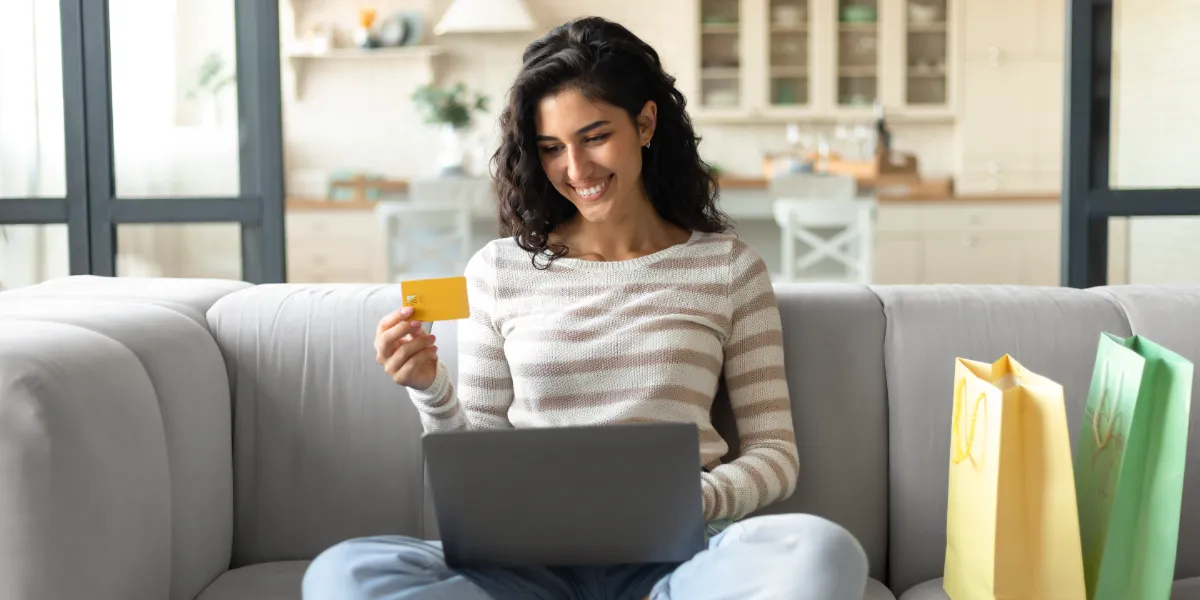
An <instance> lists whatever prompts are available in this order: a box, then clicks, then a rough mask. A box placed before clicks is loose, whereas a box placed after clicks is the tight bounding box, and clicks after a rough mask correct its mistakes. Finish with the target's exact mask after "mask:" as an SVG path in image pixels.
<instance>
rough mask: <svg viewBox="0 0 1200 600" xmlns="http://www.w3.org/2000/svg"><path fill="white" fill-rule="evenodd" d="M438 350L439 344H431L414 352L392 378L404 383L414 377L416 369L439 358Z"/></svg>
mask: <svg viewBox="0 0 1200 600" xmlns="http://www.w3.org/2000/svg"><path fill="white" fill-rule="evenodd" d="M437 350H438V349H437V346H430V347H428V348H425V349H423V350H420V351H418V352H415V353H413V355H412V357H411V358H409V359H408V361H407V362H405V363H404V364H403V365H400V369H399V370H397V371H396V374H395V375H394V376H393V377H392V379H393V380H394V381H396V383H403V382H405V381H407V380H408V379H409V378H410V377H412V372H413V371H414V370H416V369H418V368H420V367H421V366H422V365H424V364H425V363H427V362H429V361H431V360H436V359H437Z"/></svg>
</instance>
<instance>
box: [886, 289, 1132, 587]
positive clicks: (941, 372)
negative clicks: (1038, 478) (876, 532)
mask: <svg viewBox="0 0 1200 600" xmlns="http://www.w3.org/2000/svg"><path fill="white" fill-rule="evenodd" d="M876 292H877V293H878V294H879V297H880V298H881V299H882V301H883V307H884V314H885V315H886V317H887V334H886V335H887V337H886V344H885V350H884V352H885V363H886V376H887V386H888V402H889V406H888V410H889V414H890V417H889V421H888V423H889V426H888V430H889V446H890V452H889V461H890V464H891V467H890V470H889V473H890V476H889V482H890V485H889V497H890V504H889V523H890V524H891V536H890V538H889V542H888V544H889V546H888V564H889V570H888V580H887V582H888V584H889V587H891V588H892V589H895V590H904V589H907V588H909V587H911V586H913V585H916V584H918V583H920V582H923V581H927V580H929V579H932V578H934V577H938V576H940V575H941V574H942V568H943V565H944V561H945V551H946V497H947V496H946V495H947V479H948V473H949V453H950V415H951V403H952V397H953V385H954V383H953V378H954V359H955V358H957V357H964V358H970V359H975V360H981V361H986V362H991V361H994V360H996V359H997V358H1000V357H1001V356H1003V355H1004V354H1006V353H1007V354H1011V355H1012V356H1013V357H1015V358H1016V359H1017V360H1019V361H1021V363H1022V364H1023V365H1025V366H1026V367H1027V368H1029V369H1030V370H1032V371H1034V372H1036V373H1039V374H1041V375H1044V376H1046V377H1049V378H1050V379H1053V380H1054V381H1056V382H1058V383H1060V384H1062V385H1063V386H1064V391H1065V394H1066V404H1067V418H1068V423H1069V424H1070V428H1071V431H1070V435H1071V440H1072V442H1071V443H1072V445H1074V440H1075V436H1076V432H1077V430H1078V428H1079V424H1080V420H1081V418H1082V414H1083V407H1084V404H1085V403H1086V401H1087V390H1088V386H1089V384H1090V382H1091V377H1092V367H1093V365H1094V363H1095V359H1096V348H1097V346H1098V344H1099V341H1100V333H1101V332H1102V331H1109V332H1112V333H1115V334H1117V335H1128V334H1129V325H1128V323H1127V322H1126V320H1125V315H1124V313H1123V311H1122V310H1121V308H1120V307H1119V306H1118V305H1117V304H1116V303H1115V302H1113V301H1112V300H1110V299H1108V298H1106V297H1104V296H1101V295H1098V294H1094V293H1090V292H1087V291H1083V290H1078V289H1072V288H1032V287H1022V288H1018V287H1003V286H1000V287H996V286H897V287H880V288H876Z"/></svg>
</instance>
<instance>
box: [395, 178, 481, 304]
mask: <svg viewBox="0 0 1200 600" xmlns="http://www.w3.org/2000/svg"><path fill="white" fill-rule="evenodd" d="M491 189H492V188H491V183H490V181H488V180H486V179H480V178H469V177H445V178H434V179H421V180H416V181H413V182H412V183H411V184H410V185H409V198H410V199H408V200H399V201H382V202H377V203H376V205H375V212H376V215H378V217H379V218H380V220H381V221H383V224H384V228H385V229H384V233H385V239H386V240H387V277H388V281H389V282H392V283H396V282H399V281H404V280H406V279H424V278H432V277H454V276H458V275H462V274H463V271H465V270H466V266H467V261H469V260H470V259H471V255H472V254H473V252H474V250H475V248H474V247H473V243H474V242H473V236H474V229H473V226H472V221H473V218H472V215H473V213H474V210H475V208H476V207H477V206H478V205H479V204H480V203H481V202H483V203H486V202H488V201H489V197H490V196H489V194H490V193H491Z"/></svg>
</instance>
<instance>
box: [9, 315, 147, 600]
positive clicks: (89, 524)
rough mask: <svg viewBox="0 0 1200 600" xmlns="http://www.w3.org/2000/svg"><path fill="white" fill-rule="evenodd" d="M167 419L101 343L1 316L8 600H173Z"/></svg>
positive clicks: (117, 353) (72, 330)
mask: <svg viewBox="0 0 1200 600" xmlns="http://www.w3.org/2000/svg"><path fill="white" fill-rule="evenodd" d="M170 502H171V499H170V482H169V476H168V466H167V450H166V442H165V436H164V434H163V422H162V415H161V413H160V411H159V407H158V403H157V400H156V396H155V392H154V389H153V387H152V385H151V383H150V380H149V378H148V376H147V375H146V372H145V370H144V369H143V367H142V365H141V363H140V362H139V361H138V360H137V358H136V357H135V356H134V355H133V354H132V353H131V352H130V351H129V350H128V349H127V348H126V347H125V346H123V345H121V344H119V343H117V342H116V341H114V340H112V339H110V338H108V337H105V336H103V335H100V334H98V333H95V332H92V331H89V330H87V329H83V328H80V327H76V326H73V325H65V324H60V323H49V322H41V321H28V320H13V319H5V318H3V317H2V316H0V597H3V598H12V599H14V600H34V599H41V598H92V599H96V600H126V599H129V598H145V599H162V600H166V599H167V598H168V596H169V587H170V581H169V579H170V572H171V569H170V556H171V552H170V549H171V545H170V542H171V529H170V528H171V521H170V518H171V517H170Z"/></svg>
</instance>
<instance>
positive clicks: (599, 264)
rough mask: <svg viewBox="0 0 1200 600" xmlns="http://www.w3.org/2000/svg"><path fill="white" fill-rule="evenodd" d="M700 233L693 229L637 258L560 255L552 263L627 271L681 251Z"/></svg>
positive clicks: (583, 269)
mask: <svg viewBox="0 0 1200 600" xmlns="http://www.w3.org/2000/svg"><path fill="white" fill-rule="evenodd" d="M701 235H702V234H701V233H700V232H699V231H695V230H693V231H692V234H691V235H690V236H688V239H687V240H686V241H684V242H682V243H679V244H674V245H672V246H667V247H666V248H663V249H662V250H659V251H658V252H652V253H650V254H647V255H645V256H639V257H637V258H628V259H625V260H587V259H584V258H567V257H562V258H556V259H554V262H553V263H552V264H553V265H555V266H562V267H565V268H568V269H575V270H577V271H592V272H603V273H612V272H617V271H628V270H630V269H637V268H641V267H645V266H647V265H651V264H654V263H656V262H659V261H661V260H664V259H667V258H670V257H672V256H675V255H677V254H679V253H680V252H683V251H684V250H686V249H687V248H688V247H690V246H691V245H692V244H693V243H694V242H695V241H696V240H698V239H699V238H700V236H701Z"/></svg>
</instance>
